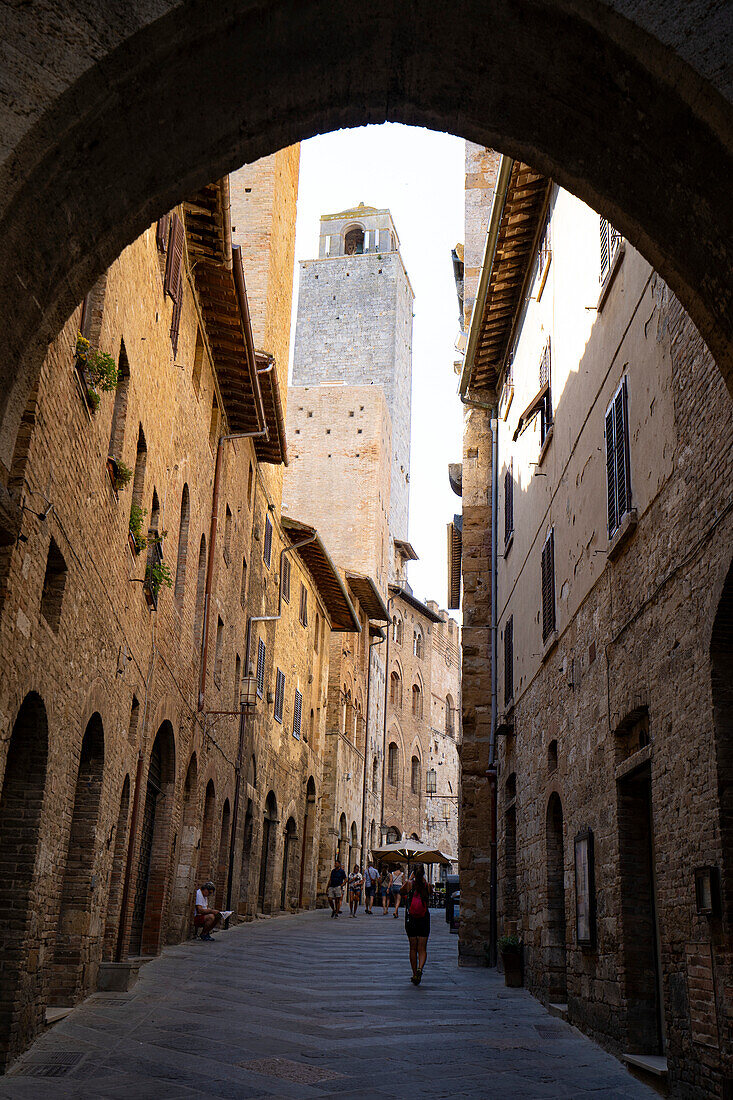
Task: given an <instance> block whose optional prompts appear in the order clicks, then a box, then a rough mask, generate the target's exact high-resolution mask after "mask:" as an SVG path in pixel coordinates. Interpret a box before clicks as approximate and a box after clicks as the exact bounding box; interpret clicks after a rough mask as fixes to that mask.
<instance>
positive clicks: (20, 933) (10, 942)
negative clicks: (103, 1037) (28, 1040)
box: [0, 692, 48, 1069]
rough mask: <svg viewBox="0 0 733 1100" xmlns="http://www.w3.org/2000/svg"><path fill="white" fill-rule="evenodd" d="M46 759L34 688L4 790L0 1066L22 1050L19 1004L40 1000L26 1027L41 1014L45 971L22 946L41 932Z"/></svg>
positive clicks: (0, 805) (18, 725) (42, 716)
mask: <svg viewBox="0 0 733 1100" xmlns="http://www.w3.org/2000/svg"><path fill="white" fill-rule="evenodd" d="M47 760H48V720H47V718H46V708H45V706H44V705H43V700H42V699H41V697H40V695H36V694H35V692H31V693H30V694H29V695H26V697H25V699H24V701H23V704H22V706H21V708H20V710H19V711H18V714H17V717H16V719H15V722H14V724H13V729H12V733H11V735H10V744H9V746H8V754H7V757H6V759H5V775H4V777H3V783H2V792H1V793H0V973H1V974H2V983H1V984H0V1069H1V1068H2V1067H3V1066H4V1065H5V1064H6V1062H7V1061H8V1059H9V1058H10V1057H12V1055H13V1054H15V1053H17V1052H18V1051H19V1050H20V1046H21V1044H20V1043H18V1044H14V1041H13V1032H14V1028H13V1024H14V1021H15V1019H16V1016H17V1012H18V1009H19V1008H20V1006H21V1005H24V1006H25V1005H32V1004H34V1003H35V1004H36V1005H37V1006H38V1009H37V1012H36V1019H35V1020H34V1021H29V1020H28V1019H26V1026H27V1027H28V1026H34V1027H35V1028H38V1027H40V1025H41V1020H42V1015H43V1007H42V1004H41V1003H40V996H39V989H38V984H39V981H40V979H41V972H40V970H35V971H34V970H31V969H29V968H27V967H26V966H25V957H26V956H25V950H24V948H25V947H26V945H27V944H28V943H29V941H30V940H31V939H37V937H39V935H40V932H41V922H40V920H39V916H38V906H37V904H36V903H35V900H34V898H33V885H34V877H35V866H36V854H37V852H38V840H39V834H40V826H41V812H42V807H43V796H44V791H45V789H46V765H47ZM11 861H12V873H11Z"/></svg>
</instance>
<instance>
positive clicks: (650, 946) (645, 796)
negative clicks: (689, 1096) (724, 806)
mask: <svg viewBox="0 0 733 1100" xmlns="http://www.w3.org/2000/svg"><path fill="white" fill-rule="evenodd" d="M617 793H618V839H619V874H620V886H621V936H622V955H623V968H624V972H623V985H624V996H625V1000H626V1044H627V1045H626V1049H627V1050H628V1051H629V1052H631V1053H634V1054H661V1053H662V1052H663V1049H664V1038H665V1037H664V1005H663V1000H662V977H661V970H660V965H659V928H658V924H657V906H656V897H655V881H654V826H653V816H652V781H651V768H650V765H649V764H647V765H645V766H644V767H642V768H639V769H638V770H637V771H635V772H632V773H631V774H630V775H627V776H624V778H623V779H621V780H619V782H618V784H617Z"/></svg>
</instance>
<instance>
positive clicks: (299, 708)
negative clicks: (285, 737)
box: [293, 689, 303, 738]
mask: <svg viewBox="0 0 733 1100" xmlns="http://www.w3.org/2000/svg"><path fill="white" fill-rule="evenodd" d="M302 715H303V696H302V695H301V694H300V692H299V691H298V690H297V689H296V692H295V707H294V708H293V737H298V738H299V737H300V722H301V718H302Z"/></svg>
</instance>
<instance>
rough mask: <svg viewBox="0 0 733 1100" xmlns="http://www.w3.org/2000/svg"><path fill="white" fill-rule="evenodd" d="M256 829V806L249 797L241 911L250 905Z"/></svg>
mask: <svg viewBox="0 0 733 1100" xmlns="http://www.w3.org/2000/svg"><path fill="white" fill-rule="evenodd" d="M253 829H254V806H253V804H252V799H251V798H248V799H247V810H246V812H245V815H244V836H243V838H242V874H241V876H240V879H239V912H240V913H246V912H247V909H248V905H249V894H250V885H249V877H250V873H251V867H252V833H253Z"/></svg>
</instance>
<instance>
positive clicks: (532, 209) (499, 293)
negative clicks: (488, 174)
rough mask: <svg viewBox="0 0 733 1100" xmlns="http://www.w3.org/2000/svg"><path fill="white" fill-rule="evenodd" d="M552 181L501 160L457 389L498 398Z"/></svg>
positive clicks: (506, 160)
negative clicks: (496, 395) (479, 392)
mask: <svg viewBox="0 0 733 1100" xmlns="http://www.w3.org/2000/svg"><path fill="white" fill-rule="evenodd" d="M551 189H552V181H551V180H550V179H548V178H547V176H543V175H541V174H540V173H539V172H536V171H535V170H534V169H533V168H530V167H528V165H526V164H523V163H522V162H521V161H518V160H513V159H512V158H511V157H506V156H504V157H502V158H501V163H500V165H499V173H498V176H497V181H496V188H495V190H494V198H493V202H492V205H491V214H490V216H489V228H488V232H487V235H486V249H485V252H484V259H483V264H482V266H481V274H480V276H479V285H478V291H477V294H476V301H475V302H474V307H473V314H472V316H471V326H470V329H469V334H468V346H467V348H466V357H465V360H464V363H463V370H462V371H461V378H460V382H459V386H458V391H459V393H460V394H461V396H462V397H465V396H466V395H467V394H468V392H469V390H473V391H479V390H480V391H484V392H486V391H488V392H489V393H493V394H496V393H497V392H498V390H499V388H500V385H501V381H502V378H503V375H504V372H505V370H506V364H507V358H508V355H509V353H510V351H511V347H512V339H513V336H514V330H515V327H516V323H517V319H518V317H519V314H520V312H521V308H522V303H523V302H524V299H525V293H526V287H527V283H528V281H529V279H530V276H531V273H532V267H533V264H534V258H535V254H536V251H537V247H538V244H539V237H540V234H541V232H542V229H543V227H544V222H545V215H546V213H547V207H548V203H549V200H550V192H551Z"/></svg>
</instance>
